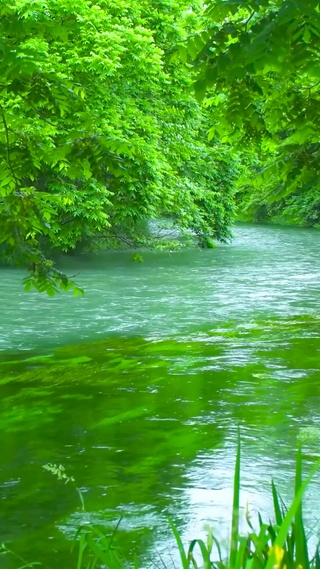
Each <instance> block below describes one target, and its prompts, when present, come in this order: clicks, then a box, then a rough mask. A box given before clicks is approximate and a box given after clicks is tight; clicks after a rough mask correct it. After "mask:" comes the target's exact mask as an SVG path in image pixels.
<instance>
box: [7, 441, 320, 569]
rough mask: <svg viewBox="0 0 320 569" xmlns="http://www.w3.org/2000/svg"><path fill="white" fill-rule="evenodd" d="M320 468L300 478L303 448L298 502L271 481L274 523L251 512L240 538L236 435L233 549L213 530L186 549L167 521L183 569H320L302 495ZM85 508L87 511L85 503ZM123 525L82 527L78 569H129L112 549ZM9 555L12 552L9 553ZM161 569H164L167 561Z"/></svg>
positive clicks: (78, 537)
mask: <svg viewBox="0 0 320 569" xmlns="http://www.w3.org/2000/svg"><path fill="white" fill-rule="evenodd" d="M58 469H60V470H59V473H60V474H59V478H60V479H64V480H65V479H66V478H67V481H69V480H71V479H70V478H68V477H67V476H66V475H65V472H64V469H63V471H62V470H61V467H58ZM319 469H320V461H319V462H317V463H316V465H315V466H314V467H313V468H312V470H311V472H310V474H309V476H308V477H307V478H306V480H305V481H303V480H302V453H301V448H299V449H298V452H297V457H296V470H295V487H294V499H293V502H292V504H291V506H290V507H289V508H288V509H287V508H286V507H285V505H284V503H283V501H282V499H281V497H280V495H279V493H278V491H277V488H276V486H275V483H274V481H273V480H272V482H271V493H272V500H273V510H274V520H273V521H270V520H269V521H267V522H265V521H263V518H262V515H261V513H259V514H258V516H257V518H258V519H257V522H258V524H257V528H256V529H255V528H254V526H253V524H252V522H251V520H250V518H249V515H248V512H247V513H246V521H247V525H248V529H247V532H246V533H245V535H242V534H241V533H240V529H239V513H240V482H241V480H240V471H241V445H240V436H238V444H237V454H236V463H235V472H234V483H233V506H232V521H231V533H230V540H229V545H228V547H227V548H225V544H224V546H223V547H222V545H221V543H220V542H219V540H218V538H217V537H216V536H215V534H214V532H213V530H212V529H211V528H210V529H208V531H207V538H206V540H205V541H204V540H202V539H193V540H192V541H191V542H190V544H189V545H188V547H186V548H185V547H184V545H183V541H182V537H181V534H180V532H179V530H178V529H177V527H176V526H175V524H174V522H173V521H172V520H171V519H169V525H170V527H171V530H172V533H173V536H174V538H175V541H176V545H177V554H178V558H179V559H180V563H181V569H200V568H201V569H320V553H319V544H318V545H317V547H316V549H315V551H314V552H313V553H310V550H309V548H308V543H307V538H306V530H305V525H304V521H303V514H302V497H303V494H304V492H305V490H306V488H307V486H308V485H309V483H310V481H311V479H312V477H313V476H314V474H315V473H316V472H317V471H318V470H319ZM47 470H50V471H51V472H52V473H53V474H55V475H56V474H57V472H56V471H57V467H55V466H53V465H49V466H48V468H47ZM82 506H83V507H84V503H83V500H82ZM120 521H121V520H119V522H118V524H117V526H116V528H115V529H114V531H113V532H112V533H111V535H106V534H105V530H102V529H99V528H98V527H93V526H87V525H86V526H83V527H80V528H79V529H78V531H77V534H76V536H75V540H74V545H73V549H74V551H75V552H76V564H75V569H98V568H99V569H100V568H106V569H125V568H126V567H128V563H126V562H125V561H124V560H123V559H122V557H121V555H120V554H119V553H118V552H117V550H116V548H115V546H114V537H115V534H116V532H117V529H118V526H119V524H120ZM3 548H4V549H5V546H4V545H2V552H4V549H3ZM226 549H227V552H228V553H227V554H225V555H224V554H222V550H223V551H225V550H226ZM6 551H7V552H9V550H6ZM0 552H1V551H0ZM10 553H12V552H10ZM151 564H152V563H151ZM32 565H35V563H30V564H28V563H25V564H24V567H31V566H32ZM149 565H150V564H149ZM133 566H134V569H138V561H137V559H136V558H135V560H134V563H133ZM163 568H164V569H166V565H165V562H164V561H163ZM20 569H22V568H20ZM52 569H53V568H52ZM176 569H177V568H176Z"/></svg>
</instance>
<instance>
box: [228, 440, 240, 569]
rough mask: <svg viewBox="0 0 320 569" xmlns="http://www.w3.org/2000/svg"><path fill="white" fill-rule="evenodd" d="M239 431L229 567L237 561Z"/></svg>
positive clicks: (233, 565) (232, 566)
mask: <svg viewBox="0 0 320 569" xmlns="http://www.w3.org/2000/svg"><path fill="white" fill-rule="evenodd" d="M240 450H241V445H240V431H238V443H237V457H236V465H235V470H234V482H233V505H232V522H231V542H230V567H231V568H232V569H233V568H234V567H235V566H236V562H237V553H238V536H239V508H240V459H241V457H240Z"/></svg>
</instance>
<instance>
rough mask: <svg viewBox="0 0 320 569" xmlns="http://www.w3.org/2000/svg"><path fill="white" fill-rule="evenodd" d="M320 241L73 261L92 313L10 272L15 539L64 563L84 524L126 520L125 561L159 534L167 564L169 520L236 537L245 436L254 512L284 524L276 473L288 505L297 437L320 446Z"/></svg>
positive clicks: (3, 402)
mask: <svg viewBox="0 0 320 569" xmlns="http://www.w3.org/2000/svg"><path fill="white" fill-rule="evenodd" d="M319 242H320V235H319V233H317V232H314V231H307V230H291V229H271V228H257V227H248V228H247V227H243V228H240V229H237V239H236V240H235V242H234V243H233V244H232V245H231V246H228V247H219V248H217V249H216V250H214V251H205V252H202V251H200V252H199V251H191V252H190V251H188V252H182V253H177V254H172V255H170V254H162V253H147V254H146V255H145V260H144V263H142V264H139V265H136V264H134V263H131V262H129V260H128V256H127V255H126V254H121V255H118V254H117V255H113V254H111V255H105V256H103V257H102V258H98V259H94V260H92V259H85V260H81V261H79V260H77V259H72V261H68V263H70V265H72V266H70V270H71V271H72V272H76V271H78V272H79V278H78V280H79V282H80V284H82V285H83V286H84V287H85V288H86V289H87V292H86V295H85V297H84V299H79V298H75V299H74V298H72V297H69V296H63V295H61V296H59V297H56V298H54V299H48V298H46V297H42V296H39V295H36V294H34V295H33V294H25V293H23V292H22V290H21V289H20V288H19V279H20V277H21V275H20V273H19V272H18V271H11V270H3V271H2V279H1V281H0V298H1V322H0V341H1V344H0V345H1V346H2V350H3V351H2V353H1V354H0V387H1V399H0V427H1V432H2V437H1V457H2V461H1V466H0V498H1V505H2V507H1V510H0V531H1V541H10V540H14V546H15V548H16V549H17V551H19V552H20V553H23V555H24V557H26V558H27V559H28V560H35V559H43V560H45V561H46V562H48V564H49V565H50V564H51V565H52V564H53V561H54V562H56V561H57V559H58V557H57V556H59V552H62V553H63V555H65V552H64V551H63V547H64V540H63V538H62V532H61V530H62V531H63V532H64V533H65V534H66V535H67V536H68V537H71V536H72V535H73V532H74V527H75V525H78V524H79V522H80V521H81V522H84V523H86V522H88V521H95V522H98V523H103V524H105V525H107V526H108V527H110V526H112V524H114V523H115V522H116V520H117V519H118V518H119V516H120V515H123V521H122V524H121V525H122V531H121V532H120V535H119V537H120V538H121V541H122V544H123V546H124V547H125V548H126V550H128V551H130V550H132V548H133V547H134V546H136V547H138V549H139V547H141V545H142V544H143V545H144V547H147V548H149V551H150V552H151V551H152V550H153V548H154V543H155V539H156V537H157V538H158V539H157V550H158V553H159V554H161V555H165V554H166V551H168V543H169V544H170V543H171V542H170V539H171V538H170V537H169V532H168V529H167V522H166V519H165V516H166V515H167V514H171V515H172V516H173V517H174V519H175V520H176V521H177V523H178V525H179V527H180V529H181V530H182V531H183V532H184V535H185V537H186V539H187V538H190V537H191V536H192V537H195V536H199V535H201V532H202V526H203V523H204V522H209V523H211V524H212V525H213V526H215V527H218V533H219V532H220V533H221V534H222V535H226V532H227V524H228V522H229V517H230V504H231V500H232V495H231V494H232V477H233V468H234V458H235V440H236V433H237V428H238V425H240V427H241V433H242V441H243V460H242V487H243V495H242V504H243V506H245V502H246V500H248V501H249V503H250V508H251V510H252V512H255V511H257V510H264V511H265V512H266V517H267V516H268V515H269V513H270V512H271V500H270V493H269V483H270V479H271V477H274V478H275V480H276V482H277V483H278V486H279V488H280V489H281V490H282V493H283V495H284V497H285V498H287V499H289V498H290V489H291V488H292V484H290V483H291V481H292V479H293V470H294V456H295V446H296V441H297V437H300V438H301V436H302V437H303V433H310V432H311V433H313V434H312V436H308V437H305V441H306V442H305V446H304V449H305V453H307V454H308V458H307V460H306V465H309V464H310V463H311V462H312V461H313V460H314V458H315V457H317V456H318V454H319V448H320V446H319V444H320V437H318V438H317V433H318V430H319V432H320V416H319V414H320V411H319V409H320V405H319V401H320V399H319V396H320V382H319V351H320V339H319V322H320V320H319V306H320V295H319V274H320V265H319V257H320V247H319ZM59 346H60V347H59ZM62 346H64V347H62ZM311 428H312V430H310V429H311ZM308 429H309V430H308ZM46 463H56V464H63V465H64V466H65V467H66V470H67V472H68V473H70V475H72V476H74V478H75V480H76V485H77V486H78V487H79V488H80V489H81V492H82V495H83V497H84V501H85V507H86V511H85V512H83V511H81V505H80V501H79V496H78V494H77V492H76V490H75V488H74V487H73V486H72V484H69V485H63V484H62V483H61V482H59V481H57V480H56V479H55V478H54V477H53V476H52V475H51V474H50V473H48V472H47V471H45V470H44V469H43V468H42V466H43V465H44V464H46ZM318 485H319V481H318V480H316V481H315V482H314V485H313V487H311V489H310V492H313V491H316V495H318ZM317 499H318V498H317ZM317 510H319V508H316V509H314V510H313V511H310V510H309V511H308V512H307V513H306V517H307V519H308V522H309V525H310V527H311V524H312V525H313V524H314V523H315V522H317V519H316V518H315V516H316V515H317V513H316V511H317ZM0 561H1V563H2V564H4V565H3V566H4V567H8V568H9V567H10V568H11V567H16V566H17V565H16V564H14V563H13V562H11V561H9V560H8V558H2V559H1V560H0ZM12 563H13V564H12ZM1 566H2V565H1Z"/></svg>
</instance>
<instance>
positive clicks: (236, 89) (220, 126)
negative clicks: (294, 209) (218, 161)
mask: <svg viewBox="0 0 320 569" xmlns="http://www.w3.org/2000/svg"><path fill="white" fill-rule="evenodd" d="M206 4H207V8H206V12H205V17H206V24H205V26H204V31H202V32H201V33H198V34H195V35H194V36H193V37H191V39H190V41H189V45H188V50H189V53H190V54H191V55H192V56H193V58H194V64H195V71H196V74H197V78H196V79H197V80H196V83H195V88H196V92H197V95H198V97H199V98H203V97H204V96H205V94H206V99H205V104H206V105H207V106H208V107H209V108H210V109H211V113H212V118H211V128H210V132H209V136H210V137H215V136H216V137H219V139H220V140H222V141H226V142H228V143H230V144H231V145H232V146H233V147H234V148H237V149H239V148H240V149H241V150H243V149H246V152H250V150H251V151H252V152H254V162H255V168H254V171H253V172H252V171H251V175H250V178H251V180H250V178H249V180H247V182H249V183H250V184H251V186H252V187H253V192H254V193H255V195H256V197H257V196H258V191H257V188H261V187H263V188H264V199H265V201H266V202H268V201H274V200H283V199H284V198H286V196H288V195H290V194H294V195H300V194H301V192H305V191H308V192H310V191H313V192H314V193H315V199H316V201H318V202H319V201H320V199H319V187H320V172H319V168H318V164H319V159H320V145H319V131H320V68H319V56H320V3H319V2H318V1H315V0H209V1H208V2H207V3H206ZM252 149H253V150H252ZM316 194H317V198H316Z"/></svg>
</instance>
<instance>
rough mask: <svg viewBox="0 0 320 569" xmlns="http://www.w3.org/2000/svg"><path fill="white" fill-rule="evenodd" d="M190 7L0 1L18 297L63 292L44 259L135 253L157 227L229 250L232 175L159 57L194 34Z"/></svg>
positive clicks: (3, 147)
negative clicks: (21, 281)
mask: <svg viewBox="0 0 320 569" xmlns="http://www.w3.org/2000/svg"><path fill="white" fill-rule="evenodd" d="M188 8H189V4H188V3H187V2H185V4H184V3H179V4H178V3H175V2H174V0H170V1H163V2H160V3H157V5H156V6H155V7H153V8H151V7H150V3H149V2H146V1H145V0H140V1H139V2H136V1H135V2H133V1H129V2H128V1H124V0H116V1H111V0H97V1H96V2H91V1H90V0H79V1H78V2H76V3H75V2H72V1H71V0H32V1H31V2H30V0H2V2H1V6H0V32H1V34H0V38H1V39H0V52H1V59H0V227H1V229H0V248H1V249H0V250H1V255H2V257H11V258H14V260H15V261H16V262H22V263H25V264H27V265H28V266H29V268H30V270H31V274H30V276H29V277H28V279H27V281H26V284H27V286H28V287H30V286H32V285H34V286H36V287H37V288H38V289H39V290H47V292H49V294H53V293H54V291H55V290H56V288H57V286H61V287H62V288H68V287H70V286H72V283H70V281H69V280H68V279H67V278H66V277H65V276H64V275H61V274H60V273H59V272H58V271H57V270H56V269H55V268H54V265H53V263H52V261H51V260H48V252H49V253H50V252H51V251H52V250H57V251H62V252H67V251H70V250H72V249H74V248H75V247H77V246H79V244H81V243H83V242H85V243H88V242H90V241H91V240H93V239H95V238H97V237H98V238H105V239H107V240H108V239H109V242H110V240H114V242H115V243H119V242H121V239H122V238H123V237H125V238H127V237H128V236H129V238H130V239H131V242H134V243H139V239H138V236H139V232H138V228H139V227H140V226H141V224H143V223H145V222H146V220H149V219H154V218H159V217H161V216H162V217H163V216H165V217H168V216H169V217H171V218H172V219H173V220H174V221H175V223H177V225H178V226H179V227H180V228H182V229H192V230H194V232H195V233H196V234H197V235H198V236H199V239H200V240H201V241H202V242H205V240H207V239H209V240H210V239H214V238H217V239H220V240H225V239H227V238H228V236H229V229H228V227H229V224H230V218H231V212H232V197H231V186H232V179H233V177H234V173H235V172H234V166H233V163H232V161H231V160H230V157H229V155H228V153H227V152H226V151H225V150H223V148H222V147H221V146H218V145H213V144H208V143H207V141H206V136H205V130H206V129H205V124H206V117H205V115H204V114H203V113H202V111H201V108H200V106H199V104H198V103H197V102H196V101H195V100H194V99H193V96H192V93H191V92H190V76H189V72H188V70H187V67H186V66H185V65H184V64H182V63H181V62H180V63H173V62H170V61H169V60H168V59H167V57H166V50H167V49H168V48H169V46H170V45H172V44H173V43H174V42H180V41H183V40H184V39H185V37H186V36H187V34H188V33H191V32H192V31H193V30H195V29H196V25H197V24H196V22H197V17H196V13H197V11H198V10H199V7H197V6H195V7H194V10H193V11H192V10H191V11H190V10H189V9H188ZM49 258H50V255H49Z"/></svg>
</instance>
